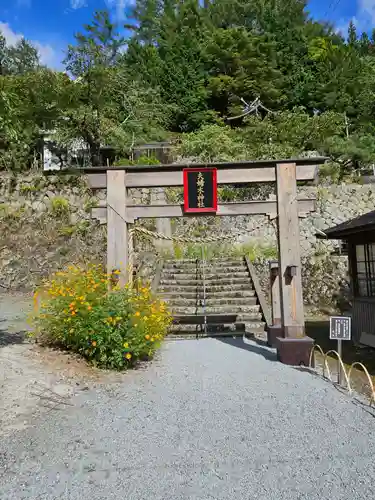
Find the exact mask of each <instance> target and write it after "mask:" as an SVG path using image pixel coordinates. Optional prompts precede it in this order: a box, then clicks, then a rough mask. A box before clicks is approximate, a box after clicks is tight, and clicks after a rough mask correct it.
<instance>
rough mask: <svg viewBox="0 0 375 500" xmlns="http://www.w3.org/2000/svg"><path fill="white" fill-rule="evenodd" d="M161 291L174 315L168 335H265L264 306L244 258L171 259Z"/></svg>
mask: <svg viewBox="0 0 375 500" xmlns="http://www.w3.org/2000/svg"><path fill="white" fill-rule="evenodd" d="M157 292H158V295H159V296H161V297H162V298H164V300H166V301H167V302H168V303H169V306H170V309H171V311H172V313H173V318H174V324H173V325H172V327H171V331H170V337H175V338H181V337H194V338H196V337H205V336H210V337H211V336H242V335H243V334H244V333H248V334H253V335H257V336H262V335H264V333H265V322H264V321H263V314H262V310H261V308H260V305H259V301H258V297H257V294H256V291H255V288H254V283H253V280H252V277H251V275H250V271H249V268H248V266H247V263H246V261H245V259H243V258H238V259H213V260H211V261H209V262H205V263H203V262H202V261H201V260H193V259H191V260H187V259H185V260H167V261H165V262H164V265H163V269H162V271H161V275H160V281H159V285H158V289H157ZM204 297H205V300H204ZM205 323H206V324H205Z"/></svg>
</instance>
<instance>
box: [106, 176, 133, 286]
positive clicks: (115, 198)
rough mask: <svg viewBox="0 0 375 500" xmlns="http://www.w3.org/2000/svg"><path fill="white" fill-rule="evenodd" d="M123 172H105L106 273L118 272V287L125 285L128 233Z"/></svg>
mask: <svg viewBox="0 0 375 500" xmlns="http://www.w3.org/2000/svg"><path fill="white" fill-rule="evenodd" d="M125 186H126V173H125V170H111V171H108V172H107V202H108V204H107V208H105V209H104V210H105V211H106V219H107V222H108V224H107V272H108V273H112V272H113V271H114V270H119V271H120V272H121V273H120V275H119V282H120V285H122V286H123V285H125V284H126V283H127V272H126V266H127V264H128V231H127V223H126V222H125V221H124V219H125V215H126V187H125Z"/></svg>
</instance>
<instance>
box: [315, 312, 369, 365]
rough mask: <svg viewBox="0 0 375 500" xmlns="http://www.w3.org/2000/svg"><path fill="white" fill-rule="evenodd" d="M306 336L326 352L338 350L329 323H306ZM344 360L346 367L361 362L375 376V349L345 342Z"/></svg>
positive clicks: (318, 321)
mask: <svg viewBox="0 0 375 500" xmlns="http://www.w3.org/2000/svg"><path fill="white" fill-rule="evenodd" d="M306 335H308V336H309V337H311V338H313V339H314V340H315V343H316V344H318V345H320V347H321V348H322V349H323V351H324V352H327V351H330V350H331V349H334V350H337V341H335V340H330V339H329V321H327V320H317V321H312V320H310V321H307V322H306ZM342 359H343V362H344V363H345V364H346V365H351V364H352V363H354V362H356V361H359V362H360V363H363V364H364V365H365V366H366V368H367V369H368V371H369V373H370V374H371V375H375V349H372V348H371V347H366V346H363V347H362V346H361V347H358V346H356V345H354V343H353V342H351V341H346V342H343V346H342Z"/></svg>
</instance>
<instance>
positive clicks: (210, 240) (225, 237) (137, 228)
mask: <svg viewBox="0 0 375 500" xmlns="http://www.w3.org/2000/svg"><path fill="white" fill-rule="evenodd" d="M266 222H267V221H262V222H261V223H259V224H258V225H257V226H256V227H255V228H253V229H251V231H255V230H257V229H260V228H261V227H262V226H263V225H264V224H265V223H266ZM136 233H138V234H141V235H143V236H146V238H150V239H151V238H152V239H159V240H167V241H176V242H180V243H199V244H202V243H214V242H216V241H223V240H224V241H225V240H233V238H234V237H236V236H243V234H244V232H243V231H235V232H231V233H230V234H224V235H221V236H205V237H203V238H189V237H186V236H167V235H165V234H163V233H158V232H156V231H150V230H149V229H146V228H145V227H142V226H134V227H132V228H131V229H130V230H129V233H128V236H129V238H128V248H129V255H128V267H127V271H128V281H129V283H130V284H132V282H133V274H134V258H135V250H134V235H135V234H136Z"/></svg>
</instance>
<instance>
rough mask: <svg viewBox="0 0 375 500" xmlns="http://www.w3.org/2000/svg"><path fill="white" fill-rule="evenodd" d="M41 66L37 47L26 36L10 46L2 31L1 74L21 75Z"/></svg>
mask: <svg viewBox="0 0 375 500" xmlns="http://www.w3.org/2000/svg"><path fill="white" fill-rule="evenodd" d="M39 67H40V62H39V55H38V51H37V49H36V48H35V47H34V46H33V45H32V44H31V43H29V42H28V41H26V40H25V39H24V38H22V39H21V40H19V41H18V42H17V43H16V44H15V45H12V46H8V45H7V43H6V40H5V37H4V36H3V35H2V34H1V31H0V75H8V74H11V75H21V74H24V73H27V72H29V71H33V70H35V69H37V68H39Z"/></svg>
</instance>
